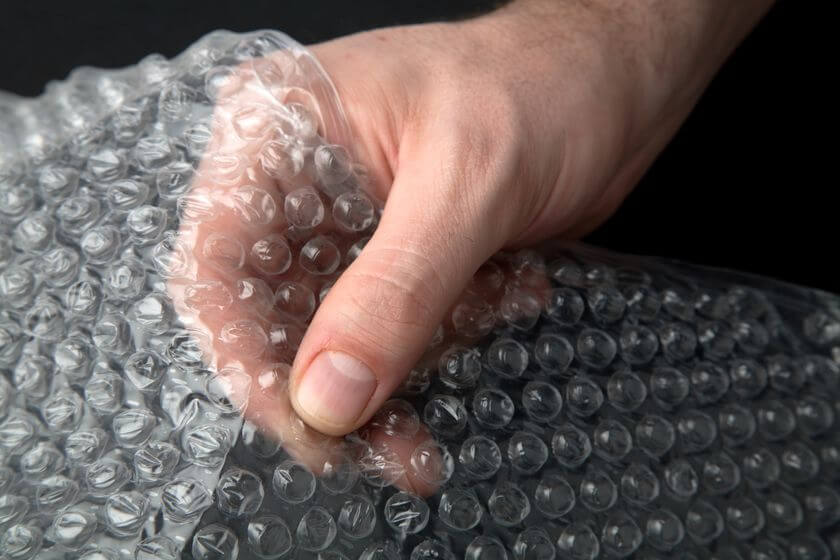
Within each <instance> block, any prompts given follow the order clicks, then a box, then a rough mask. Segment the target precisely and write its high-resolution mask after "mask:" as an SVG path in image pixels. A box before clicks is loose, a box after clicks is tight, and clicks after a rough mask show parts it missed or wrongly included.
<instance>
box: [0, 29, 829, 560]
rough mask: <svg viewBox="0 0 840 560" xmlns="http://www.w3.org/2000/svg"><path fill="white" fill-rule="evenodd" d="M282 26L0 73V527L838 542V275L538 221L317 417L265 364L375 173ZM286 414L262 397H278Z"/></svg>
mask: <svg viewBox="0 0 840 560" xmlns="http://www.w3.org/2000/svg"><path fill="white" fill-rule="evenodd" d="M359 155H360V154H358V152H357V148H356V147H355V146H354V144H353V138H352V135H351V131H350V130H349V128H348V126H347V123H346V119H345V118H344V116H343V113H342V109H341V105H340V103H339V100H338V98H337V96H336V93H335V90H334V89H333V87H332V85H331V83H330V81H329V79H328V77H327V76H326V74H325V73H324V71H323V70H322V69H321V67H320V66H319V64H318V63H317V61H316V60H315V59H314V58H313V57H312V55H311V54H309V53H308V51H306V50H305V49H304V48H303V47H301V46H300V45H298V44H297V43H295V42H294V41H292V40H291V39H290V38H288V37H286V36H285V35H282V34H280V33H277V32H273V31H263V32H257V33H251V34H243V35H237V34H233V33H228V32H217V33H213V34H211V35H208V36H207V37H205V38H203V39H202V40H200V41H199V42H197V43H196V44H195V45H193V46H192V47H190V48H189V49H188V50H187V51H186V52H185V53H183V54H182V55H180V56H178V57H177V58H175V59H173V60H171V61H168V60H166V59H164V58H162V57H160V56H155V55H152V56H149V57H147V58H145V59H144V60H142V61H141V62H140V63H139V64H138V65H137V66H134V67H131V68H127V69H123V70H108V71H104V70H96V69H92V68H80V69H78V70H76V71H74V72H73V73H72V74H71V75H70V76H69V77H68V79H67V80H66V81H64V82H56V83H50V84H49V85H48V86H47V88H46V92H45V93H44V94H43V95H42V96H41V97H39V98H36V99H22V98H18V97H15V96H12V95H9V94H3V93H0V557H2V558H4V559H9V560H12V559H14V560H22V559H30V558H44V559H65V558H84V559H87V560H93V559H97V560H118V559H136V560H149V559H152V558H158V559H170V558H192V559H195V560H210V559H224V560H233V559H235V558H241V559H242V558H248V559H250V558H258V559H278V558H285V559H304V560H305V559H316V558H317V559H320V560H342V559H356V558H359V559H363V560H385V559H396V558H410V559H411V560H427V559H428V560H431V559H435V560H451V559H455V558H459V559H460V558H464V559H465V560H502V559H508V560H552V559H554V558H558V559H569V560H590V559H595V558H624V557H639V558H670V557H675V556H679V557H681V558H692V559H694V558H696V559H704V558H710V557H715V558H721V559H724V558H726V559H735V558H743V559H745V560H746V559H780V558H790V559H822V558H829V557H830V556H831V555H832V551H833V553H834V554H840V533H838V531H837V523H838V521H840V493H838V492H840V484H838V479H840V439H838V434H837V430H836V427H835V416H836V415H837V413H838V412H840V410H838V406H840V399H838V396H840V366H839V364H840V300H838V298H837V297H835V296H832V295H829V294H825V293H821V292H817V291H813V290H807V289H803V288H797V287H792V286H789V285H784V284H780V283H775V282H772V281H769V280H764V279H758V278H753V277H748V276H743V275H737V274H733V273H729V272H723V271H714V270H707V269H702V268H699V267H692V266H687V265H683V264H679V263H666V262H662V261H659V260H655V259H640V258H634V257H626V256H618V255H613V254H610V253H607V252H604V251H600V250H595V249H591V248H586V247H582V246H566V245H563V244H560V243H556V242H549V243H546V244H544V245H542V246H540V247H536V248H534V249H530V250H523V251H518V252H506V253H501V254H499V255H497V256H496V257H494V258H493V259H492V260H491V261H490V262H488V263H487V264H485V265H484V266H483V267H482V268H481V269H480V270H479V271H478V272H477V273H476V276H475V278H474V279H473V281H472V283H471V284H470V286H469V288H468V289H467V290H466V291H465V293H464V294H463V296H462V297H461V298H460V299H459V301H458V302H457V303H456V305H455V306H454V307H453V308H452V310H451V312H450V313H449V315H448V317H447V318H446V321H445V322H444V323H443V324H442V325H441V327H440V329H439V330H438V333H437V335H436V337H435V339H434V340H433V342H432V345H431V347H430V348H429V350H428V352H427V353H426V354H425V355H424V357H423V358H422V359H421V360H420V362H419V363H418V364H417V365H416V367H415V368H414V369H413V370H412V372H411V374H410V375H409V377H408V378H407V380H406V382H405V383H404V385H403V387H402V389H401V391H400V392H399V394H398V395H396V396H395V398H394V399H393V400H391V401H389V402H388V403H386V405H385V406H384V408H383V409H382V410H381V411H380V412H379V413H378V414H377V415H376V416H375V417H374V419H373V420H372V421H371V422H370V424H369V425H368V426H366V427H365V428H363V429H361V430H359V431H358V432H357V433H354V434H351V435H349V436H347V437H346V438H344V439H342V440H339V439H335V438H328V437H326V436H322V435H320V434H318V433H316V432H314V431H312V430H311V429H309V428H308V427H306V426H305V425H304V424H303V423H302V422H301V421H300V419H299V418H297V417H296V416H295V414H294V412H293V411H292V409H291V407H290V406H289V402H288V396H287V392H286V379H287V376H288V371H289V364H291V363H292V361H293V359H294V355H295V351H296V349H297V346H298V344H299V343H300V340H301V338H302V336H303V333H304V331H305V328H306V325H307V323H308V321H309V320H310V318H311V317H312V315H313V313H314V311H315V309H316V308H317V306H318V304H319V302H320V301H321V300H322V299H323V298H324V297H325V295H326V293H327V292H328V290H329V288H330V286H331V285H332V284H333V282H334V281H335V279H336V278H337V276H338V275H339V274H340V273H341V271H342V270H343V269H344V268H346V267H347V266H348V265H349V263H350V262H352V260H353V259H354V258H355V257H356V256H357V255H358V254H359V253H360V252H361V251H362V250H363V248H364V245H365V242H366V241H367V239H368V238H369V236H370V235H371V233H372V232H373V230H374V229H375V227H376V223H377V221H378V218H379V214H380V211H381V204H380V203H379V202H378V201H377V200H375V198H374V197H372V196H371V195H370V194H369V193H371V192H373V190H372V189H370V185H369V183H368V179H367V177H366V174H365V170H364V169H363V168H362V167H361V166H360V165H359V164H358V163H356V162H357V161H358V160H359V159H360V157H359ZM278 418H279V420H278Z"/></svg>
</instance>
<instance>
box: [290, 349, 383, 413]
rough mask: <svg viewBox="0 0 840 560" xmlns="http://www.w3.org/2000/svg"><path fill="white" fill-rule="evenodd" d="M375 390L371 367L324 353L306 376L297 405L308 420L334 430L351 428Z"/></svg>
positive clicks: (374, 379) (350, 357) (353, 359)
mask: <svg viewBox="0 0 840 560" xmlns="http://www.w3.org/2000/svg"><path fill="white" fill-rule="evenodd" d="M375 389H376V377H375V376H374V375H373V372H372V371H370V369H368V367H367V366H366V365H365V364H363V363H362V362H360V361H359V360H357V359H356V358H354V357H352V356H348V355H347V354H345V353H343V352H321V353H320V354H319V355H318V357H316V358H315V359H314V360H313V361H312V363H311V364H310V365H309V369H307V370H306V371H305V372H304V374H303V379H301V381H300V383H299V384H298V388H297V404H298V406H300V408H302V409H303V411H304V412H306V413H307V414H308V415H309V416H312V417H313V418H316V419H318V420H321V421H322V422H324V423H325V424H329V425H332V426H340V427H343V426H352V425H353V424H354V423H355V422H356V420H357V419H358V418H359V416H360V415H361V414H362V412H363V411H364V409H365V407H366V406H367V403H368V402H369V401H370V398H371V396H373V391H374V390H375Z"/></svg>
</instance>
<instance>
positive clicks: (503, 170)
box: [291, 1, 767, 435]
mask: <svg viewBox="0 0 840 560" xmlns="http://www.w3.org/2000/svg"><path fill="white" fill-rule="evenodd" d="M601 4H603V5H601ZM678 4H679V5H673V6H671V8H653V7H652V6H653V3H651V2H642V3H640V4H639V3H635V4H634V3H630V2H627V3H624V2H620V3H615V2H608V3H598V2H595V3H592V5H591V6H589V7H583V6H582V5H581V4H579V3H577V2H557V1H548V2H540V1H533V2H516V3H514V4H513V5H511V6H509V7H508V8H507V9H503V10H501V11H499V12H496V13H494V14H491V15H489V16H486V17H483V18H479V19H476V20H471V21H467V22H461V23H454V24H437V25H422V26H415V27H402V28H391V29H383V30H378V31H373V32H369V33H362V34H359V35H355V36H351V37H346V38H342V39H338V40H336V41H332V42H329V43H326V44H322V45H318V46H316V47H315V48H314V49H313V50H314V51H315V54H316V56H317V57H318V58H319V59H320V60H321V61H322V63H323V64H324V66H325V68H326V69H327V71H328V73H329V74H330V75H331V76H332V77H333V79H334V81H335V83H336V86H337V88H338V90H339V95H340V97H341V99H342V100H343V101H344V103H345V107H346V108H347V110H348V115H349V119H350V122H351V126H352V128H353V130H354V131H355V133H356V135H357V137H358V138H359V140H360V141H361V144H362V146H363V147H364V148H365V150H364V153H366V154H367V161H366V163H367V164H368V167H369V169H370V170H371V171H372V173H373V176H374V179H375V181H374V184H375V185H376V186H377V187H378V189H379V190H378V191H377V193H376V194H377V195H379V197H380V198H382V199H383V200H387V204H386V207H385V211H384V214H383V215H382V220H381V222H380V224H379V227H378V229H377V230H376V233H375V234H374V236H373V238H372V239H371V240H370V242H369V243H368V245H367V246H366V248H365V250H364V252H362V254H361V256H360V257H359V258H358V259H357V260H356V261H355V262H354V263H353V265H352V266H351V267H350V268H349V269H348V270H347V271H346V272H345V273H344V274H343V275H342V276H341V278H340V279H339V280H338V282H337V283H336V284H335V286H334V287H333V288H332V289H331V290H330V294H329V296H328V298H327V300H326V301H325V302H324V303H323V305H322V306H321V307H320V309H319V310H318V312H317V314H316V315H315V318H314V319H313V321H312V323H311V325H310V327H309V330H308V332H307V334H306V336H305V337H304V340H303V343H302V344H301V347H300V349H299V351H298V354H297V357H296V359H295V363H294V367H293V370H292V376H291V395H292V403H293V405H294V407H295V410H297V412H298V413H299V414H300V415H301V417H302V418H303V419H304V420H305V421H306V422H307V423H308V424H309V425H310V426H313V427H314V428H315V429H317V430H319V431H321V432H324V433H328V434H333V435H340V434H344V433H347V432H349V431H351V430H354V429H356V428H358V427H359V426H361V425H363V424H364V423H365V422H367V421H368V420H369V419H370V418H371V416H372V415H373V414H374V413H375V412H376V410H378V409H379V407H380V406H381V405H382V403H384V402H385V400H386V399H388V398H389V396H390V395H391V394H392V393H393V391H394V390H395V389H396V388H397V386H398V385H399V384H400V383H401V382H402V381H403V379H404V378H405V376H406V374H407V373H408V371H409V370H410V368H411V367H412V365H413V364H414V363H415V361H416V360H417V359H418V358H419V357H420V356H421V354H422V352H423V351H424V350H425V349H426V347H427V346H428V343H429V340H430V339H431V338H432V336H433V334H434V333H435V329H436V328H437V327H438V325H439V324H440V322H441V320H442V319H443V318H444V316H445V314H446V312H447V310H448V309H449V308H450V307H451V306H452V305H453V304H454V303H455V301H456V299H457V298H458V296H459V294H460V293H461V292H462V291H463V289H464V287H465V286H466V285H467V283H468V282H469V280H470V278H471V277H472V275H473V273H474V272H475V271H476V270H477V269H478V268H479V266H480V265H481V264H482V263H483V262H484V261H485V260H486V259H488V258H489V257H490V256H491V255H492V254H493V253H495V252H496V251H498V250H499V249H501V248H503V247H509V246H516V245H523V244H530V243H533V242H535V241H538V240H541V239H544V238H546V237H549V236H565V237H568V238H575V237H579V236H582V235H583V234H585V233H587V232H588V231H590V230H592V229H593V228H595V227H596V226H597V225H599V224H600V223H601V222H602V221H604V220H605V219H606V218H607V217H608V216H609V215H610V214H611V213H612V212H613V211H614V210H615V209H616V208H617V206H618V205H619V204H620V203H621V201H622V200H623V199H624V197H625V196H626V195H627V193H628V192H629V190H630V189H631V188H632V187H633V185H634V184H635V183H636V182H637V181H638V179H639V178H640V177H641V175H642V174H643V173H644V172H645V170H646V169H647V167H648V166H649V165H650V163H651V162H652V161H653V159H654V158H655V157H656V155H657V154H658V153H659V151H660V150H661V149H662V147H663V146H664V145H665V144H666V143H667V142H668V140H669V139H670V138H671V136H672V135H673V134H674V132H675V131H676V129H677V128H678V127H679V125H680V124H681V123H682V121H683V119H684V118H685V116H686V115H687V114H688V112H689V111H690V109H691V108H692V106H693V104H694V102H695V101H696V99H697V97H698V96H699V94H700V93H701V91H702V89H703V88H704V87H705V85H706V83H707V81H708V80H709V79H710V77H711V75H712V74H713V72H714V71H715V70H716V68H717V66H718V65H719V64H720V63H721V62H722V60H723V58H725V56H726V55H727V54H728V52H729V50H731V48H732V47H733V46H734V45H735V44H736V42H737V40H738V39H740V36H741V35H743V33H744V32H745V31H746V30H747V29H749V26H750V25H751V24H752V23H753V22H754V21H755V18H756V17H757V15H758V14H760V13H761V10H760V9H759V10H757V9H756V7H755V6H751V7H749V8H751V9H747V8H746V7H745V8H744V9H742V10H740V13H733V12H739V10H730V9H725V8H721V6H722V5H723V3H721V2H713V3H712V4H716V6H715V7H712V6H711V5H709V6H704V7H702V8H698V7H696V6H695V7H694V8H691V7H690V6H683V5H682V4H684V3H682V2H681V3H678ZM689 4H690V3H689ZM759 4H762V3H761V2H759ZM763 4H767V2H763ZM710 19H711V20H712V23H714V24H718V22H717V21H715V20H717V19H723V20H724V21H723V23H722V24H721V26H722V27H723V28H728V32H729V36H727V37H725V39H726V40H722V37H720V36H717V37H716V41H717V42H715V43H714V44H713V47H710V48H708V50H706V49H705V46H707V41H708V39H709V37H708V36H707V35H706V33H707V31H706V30H705V26H707V25H708V24H709V23H710ZM646 20H647V21H646ZM660 26H661V27H660ZM678 28H679V30H680V32H682V33H684V35H685V36H684V37H675V36H674V35H673V33H672V31H674V32H676V31H677V30H678ZM725 33H726V31H723V32H721V35H724V34H725ZM701 45H702V46H703V47H704V49H703V50H697V48H698V47H699V46H701Z"/></svg>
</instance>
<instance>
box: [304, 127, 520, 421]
mask: <svg viewBox="0 0 840 560" xmlns="http://www.w3.org/2000/svg"><path fill="white" fill-rule="evenodd" d="M453 144H454V141H453ZM450 147H451V148H452V152H451V153H460V152H462V151H463V148H460V147H458V146H456V145H453V146H447V145H446V141H439V142H424V146H423V148H422V150H411V149H410V147H405V146H403V147H402V148H401V149H402V150H403V152H402V153H404V154H412V155H411V156H410V157H409V156H406V157H405V162H403V161H402V160H401V163H400V165H401V167H400V170H399V172H398V174H397V177H396V179H395V182H394V185H393V187H392V190H391V194H390V195H389V198H388V202H387V205H386V207H385V210H384V212H383V215H382V218H381V221H380V223H379V226H378V228H377V230H376V232H375V233H374V235H373V237H372V238H371V240H370V241H369V242H368V244H367V245H366V247H365V249H364V250H363V251H362V252H361V254H360V255H359V257H358V258H357V259H356V260H355V261H354V262H353V263H352V264H351V265H350V267H349V268H348V269H347V270H346V271H345V272H344V273H343V274H342V275H341V277H340V278H339V279H338V281H337V282H336V283H335V285H334V286H333V287H332V288H331V290H330V292H329V294H328V296H327V298H326V299H325V301H324V302H323V304H322V305H321V307H320V309H319V310H318V312H317V313H316V315H315V318H314V319H313V321H312V323H311V325H310V327H309V330H308V331H307V334H306V336H305V337H304V340H303V342H302V344H301V347H300V349H299V351H298V355H297V357H296V358H295V363H294V366H293V368H292V374H291V386H290V389H291V395H292V404H293V406H294V407H295V410H297V412H298V414H300V415H301V417H302V418H303V419H304V420H305V421H306V422H307V423H309V424H310V425H311V426H313V427H314V428H315V429H317V430H319V431H322V432H324V433H327V434H332V435H340V434H345V433H348V432H350V431H352V430H354V429H356V428H358V427H359V426H361V425H362V424H364V423H365V422H366V421H367V420H369V419H370V417H371V416H372V415H373V414H374V412H375V411H376V410H377V409H378V408H379V406H380V405H382V403H384V402H385V401H386V400H387V399H388V398H389V396H390V395H391V394H392V393H393V391H394V390H395V388H396V387H397V386H398V385H399V384H400V382H401V381H402V379H403V378H404V377H405V375H406V374H407V372H408V371H409V370H410V368H411V366H412V365H413V364H414V363H415V361H416V360H417V359H418V358H419V357H420V355H421V354H422V352H423V350H424V349H425V348H426V347H427V345H428V343H429V341H430V339H431V338H432V336H433V335H434V333H435V331H436V329H437V327H438V325H439V323H440V322H441V319H442V318H443V316H444V314H445V312H446V310H447V309H448V308H449V307H450V306H451V305H452V303H453V302H454V301H455V299H456V298H457V296H458V295H459V294H460V293H461V291H462V290H463V288H464V287H465V285H466V284H467V282H468V281H469V279H470V278H471V277H472V275H473V273H474V272H475V270H476V269H478V267H479V266H480V265H481V263H482V262H483V261H484V260H485V259H486V258H487V257H489V256H490V255H491V254H492V253H493V252H494V251H495V250H496V249H497V248H498V247H499V246H500V245H501V243H502V240H503V239H504V236H505V227H504V226H503V225H501V226H500V225H499V224H500V221H495V217H496V216H497V215H499V214H500V213H499V211H498V210H499V209H498V207H496V202H497V201H496V200H494V198H493V197H487V198H482V197H480V196H478V197H476V198H475V200H472V199H470V198H469V197H468V195H466V194H465V193H468V192H470V191H472V192H473V193H475V191H476V189H468V188H466V187H465V185H464V181H463V174H462V173H461V171H460V168H459V167H458V166H459V165H460V163H461V161H462V160H460V159H457V158H453V160H446V159H444V160H441V159H440V154H441V153H444V154H445V153H447V150H448V148H450ZM401 158H403V156H401Z"/></svg>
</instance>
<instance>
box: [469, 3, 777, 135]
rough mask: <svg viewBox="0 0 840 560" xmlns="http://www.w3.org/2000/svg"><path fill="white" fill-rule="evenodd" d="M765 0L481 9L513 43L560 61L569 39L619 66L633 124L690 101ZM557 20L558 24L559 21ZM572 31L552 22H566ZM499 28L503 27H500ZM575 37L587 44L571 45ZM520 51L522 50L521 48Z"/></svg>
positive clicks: (607, 64)
mask: <svg viewBox="0 0 840 560" xmlns="http://www.w3.org/2000/svg"><path fill="white" fill-rule="evenodd" d="M772 3H773V1H772V0H738V1H732V0H701V1H698V0H589V1H583V0H569V1H558V0H516V1H514V2H512V3H509V4H507V5H505V6H504V7H502V8H501V9H499V10H497V11H496V12H493V13H492V14H489V15H488V16H485V19H486V20H487V23H489V24H491V25H496V26H497V28H498V29H499V30H500V33H503V34H506V35H507V37H508V39H509V40H511V41H515V42H516V43H517V44H518V45H519V49H518V50H519V51H520V52H521V53H522V51H531V52H532V54H536V56H537V57H539V55H545V56H544V60H545V61H551V60H556V61H561V60H563V57H564V56H568V53H569V51H570V42H571V43H572V45H571V47H572V48H571V51H572V52H573V51H574V49H575V47H577V48H583V49H587V50H598V51H599V54H600V56H602V57H605V58H607V59H608V60H605V61H604V69H603V71H604V72H611V73H618V74H621V80H617V82H623V83H624V84H626V85H627V87H625V88H623V90H622V94H621V95H623V96H624V98H625V99H624V101H625V102H626V103H627V105H628V107H630V108H632V110H631V112H632V113H633V116H632V117H631V120H633V121H636V122H635V126H634V127H633V128H634V129H635V132H636V133H637V134H646V133H647V132H648V131H647V130H646V129H647V128H648V127H649V126H650V125H651V123H650V121H655V120H656V119H655V118H653V119H652V118H651V117H652V116H653V115H656V114H660V115H662V114H670V113H674V112H680V108H681V107H685V106H688V107H691V106H693V104H694V103H695V102H696V100H697V98H698V97H699V96H700V94H701V93H702V91H703V90H704V89H705V87H706V85H707V84H708V83H709V81H710V80H711V78H712V77H713V76H714V74H715V73H716V72H717V70H718V69H719V68H720V66H721V65H722V64H723V63H724V61H725V60H726V59H727V57H728V56H729V55H730V54H731V53H732V51H733V50H734V49H735V47H737V45H738V44H739V43H740V42H741V41H742V40H743V39H744V37H745V36H746V35H747V34H748V33H749V32H750V30H751V29H752V28H753V27H754V26H755V25H756V23H757V22H758V21H759V20H760V19H761V17H762V16H763V15H764V14H765V13H766V12H767V10H768V9H769V8H770V6H771V5H772ZM561 22H563V23H564V24H565V25H561ZM570 23H571V24H573V27H575V28H578V29H579V30H580V31H581V32H580V33H579V34H577V35H576V36H574V37H570V36H568V34H564V33H563V32H558V30H560V29H563V30H567V29H569V24H570ZM501 30H504V31H501ZM580 37H591V41H592V43H591V44H586V45H575V44H574V43H579V42H580ZM522 54H523V56H524V54H525V53H522Z"/></svg>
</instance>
